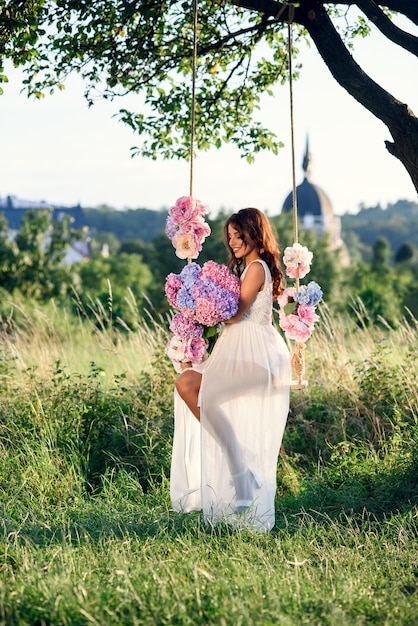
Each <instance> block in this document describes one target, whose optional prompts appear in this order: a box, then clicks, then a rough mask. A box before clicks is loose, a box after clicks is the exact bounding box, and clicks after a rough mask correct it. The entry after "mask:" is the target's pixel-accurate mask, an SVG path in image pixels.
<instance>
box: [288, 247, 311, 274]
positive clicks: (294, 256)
mask: <svg viewBox="0 0 418 626" xmlns="http://www.w3.org/2000/svg"><path fill="white" fill-rule="evenodd" d="M312 257H313V254H312V252H310V251H309V250H308V248H307V247H306V246H301V244H300V243H294V244H293V246H292V247H287V248H286V249H285V251H284V255H283V262H284V264H285V265H286V274H287V275H288V276H291V277H292V278H296V273H297V275H298V277H299V278H303V277H304V276H306V274H308V273H309V270H310V266H311V263H312Z"/></svg>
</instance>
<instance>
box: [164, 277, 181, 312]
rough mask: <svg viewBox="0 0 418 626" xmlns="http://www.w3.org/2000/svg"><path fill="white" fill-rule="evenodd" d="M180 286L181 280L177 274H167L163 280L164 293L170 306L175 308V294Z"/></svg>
mask: <svg viewBox="0 0 418 626" xmlns="http://www.w3.org/2000/svg"><path fill="white" fill-rule="evenodd" d="M181 287H182V282H181V279H180V276H179V275H178V274H173V273H171V274H169V275H168V276H167V279H166V282H165V295H166V296H167V300H168V303H169V305H170V306H172V307H174V308H176V306H177V305H176V299H177V294H178V292H179V291H180V289H181Z"/></svg>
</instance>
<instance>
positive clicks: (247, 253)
mask: <svg viewBox="0 0 418 626" xmlns="http://www.w3.org/2000/svg"><path fill="white" fill-rule="evenodd" d="M228 245H229V247H230V249H231V251H232V253H233V255H234V257H235V258H236V259H242V260H244V261H245V262H246V263H248V262H250V261H253V260H254V259H259V258H260V255H259V252H258V249H257V246H256V244H255V242H254V241H253V240H252V239H251V237H250V236H249V235H248V234H247V233H242V234H241V233H240V232H239V231H238V230H237V229H236V228H235V227H234V226H233V225H232V224H229V225H228Z"/></svg>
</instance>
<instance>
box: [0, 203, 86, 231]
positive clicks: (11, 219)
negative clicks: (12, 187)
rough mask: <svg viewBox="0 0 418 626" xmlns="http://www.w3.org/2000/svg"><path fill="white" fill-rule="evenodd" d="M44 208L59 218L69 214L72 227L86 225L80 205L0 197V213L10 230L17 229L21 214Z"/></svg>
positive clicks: (55, 217)
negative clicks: (61, 204)
mask: <svg viewBox="0 0 418 626" xmlns="http://www.w3.org/2000/svg"><path fill="white" fill-rule="evenodd" d="M39 209H46V210H48V209H49V210H52V216H53V218H54V219H56V220H60V219H61V217H62V215H69V216H70V217H72V218H73V222H72V223H71V226H72V228H81V227H82V226H85V225H86V222H85V219H84V214H83V209H82V208H81V206H80V205H77V206H74V207H65V206H54V205H52V204H47V203H46V202H32V201H31V200H20V199H19V198H16V197H15V196H7V198H6V199H4V200H3V199H2V198H0V213H2V214H3V215H4V216H5V218H6V219H7V223H8V227H9V229H10V230H19V229H20V225H21V223H22V219H23V216H24V215H25V214H26V213H27V212H28V211H32V210H39Z"/></svg>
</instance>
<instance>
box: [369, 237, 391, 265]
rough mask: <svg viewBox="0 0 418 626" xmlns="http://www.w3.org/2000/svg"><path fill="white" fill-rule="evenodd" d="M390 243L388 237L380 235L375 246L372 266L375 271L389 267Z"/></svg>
mask: <svg viewBox="0 0 418 626" xmlns="http://www.w3.org/2000/svg"><path fill="white" fill-rule="evenodd" d="M389 262H390V243H389V241H388V240H387V239H386V237H378V239H376V242H375V244H374V246H373V261H372V268H373V270H374V271H375V272H382V270H388V269H389Z"/></svg>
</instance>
